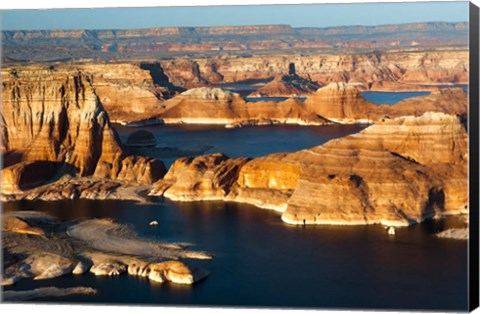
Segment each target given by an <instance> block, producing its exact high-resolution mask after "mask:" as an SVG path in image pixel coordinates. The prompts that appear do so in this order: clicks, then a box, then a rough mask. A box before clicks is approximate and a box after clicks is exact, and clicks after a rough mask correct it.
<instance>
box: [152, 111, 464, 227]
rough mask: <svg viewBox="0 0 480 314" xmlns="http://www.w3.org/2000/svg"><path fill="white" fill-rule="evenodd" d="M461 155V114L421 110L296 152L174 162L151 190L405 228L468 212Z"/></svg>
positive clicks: (303, 220) (324, 220) (312, 218)
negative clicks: (421, 111) (422, 111)
mask: <svg viewBox="0 0 480 314" xmlns="http://www.w3.org/2000/svg"><path fill="white" fill-rule="evenodd" d="M467 160H468V150H467V133H466V131H465V127H464V125H463V124H462V122H461V121H460V119H459V118H458V117H457V116H454V115H447V114H443V113H431V112H428V113H425V114H423V115H422V116H420V117H414V116H407V117H400V118H395V119H386V120H385V121H380V122H378V123H376V124H374V125H373V126H370V127H368V128H366V129H365V130H363V131H362V132H359V133H357V134H353V135H349V136H346V137H344V138H340V139H336V140H332V141H330V142H328V143H326V144H324V145H321V146H317V147H314V148H311V149H306V150H301V151H298V152H295V153H286V154H273V155H269V156H265V157H260V158H254V159H252V160H250V161H246V160H245V161H243V160H242V163H240V161H239V159H229V158H227V157H226V156H221V155H219V156H215V155H213V156H212V155H206V156H200V157H197V158H195V159H185V160H179V161H177V162H176V163H175V164H174V165H173V166H172V167H171V169H170V170H169V172H168V173H167V175H166V176H165V178H164V179H163V180H160V181H159V182H157V183H155V185H154V189H153V190H152V191H151V194H153V195H164V196H165V197H167V198H170V199H174V200H184V201H191V200H207V199H212V198H213V199H224V200H227V201H236V202H246V203H251V204H254V205H257V206H259V207H264V208H270V209H275V210H277V211H280V212H282V213H283V214H282V219H283V220H284V221H285V222H287V223H291V224H376V223H383V224H386V225H398V226H405V225H409V224H412V223H416V222H420V221H422V220H424V219H426V218H430V217H433V216H436V215H438V216H441V215H447V214H458V213H464V212H467V211H468V193H467V186H468V185H467V178H468V176H467ZM227 165H229V166H230V167H232V166H233V165H238V167H239V169H237V168H235V171H228V169H230V168H229V167H228V166H227ZM219 169H226V171H225V172H221V171H219ZM220 173H222V174H224V176H225V177H228V178H229V179H228V180H224V181H222V182H224V184H218V183H214V182H219V181H220V180H218V178H219V174H220ZM212 178H216V179H217V181H213V180H212Z"/></svg>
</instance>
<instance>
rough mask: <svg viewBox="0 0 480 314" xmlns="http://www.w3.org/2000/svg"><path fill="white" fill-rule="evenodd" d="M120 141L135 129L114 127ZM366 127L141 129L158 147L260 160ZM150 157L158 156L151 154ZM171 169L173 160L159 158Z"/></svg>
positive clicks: (155, 127)
mask: <svg viewBox="0 0 480 314" xmlns="http://www.w3.org/2000/svg"><path fill="white" fill-rule="evenodd" d="M114 127H115V129H116V130H117V132H118V133H119V135H120V138H121V140H122V141H123V142H124V143H126V142H127V138H128V136H129V135H130V134H131V133H133V132H135V131H138V129H137V128H130V127H125V126H122V125H114ZM363 128H365V125H332V126H297V125H275V126H260V127H243V128H235V129H226V128H225V127H223V126H212V125H155V126H148V127H142V129H144V130H148V131H150V132H152V133H153V134H154V135H155V138H156V139H157V146H159V147H177V148H180V149H191V148H196V147H199V146H203V145H211V146H213V148H211V149H209V150H208V151H206V152H205V153H215V152H221V153H224V154H226V155H228V156H230V157H242V156H247V157H259V156H264V155H268V154H272V153H277V152H294V151H298V150H301V149H305V148H310V147H313V146H317V145H321V144H323V143H325V142H327V141H329V140H331V139H334V138H338V137H342V136H345V135H348V134H352V133H356V132H359V131H361V130H362V129H363ZM151 156H152V157H157V158H159V157H158V156H156V155H155V154H151ZM160 159H161V160H162V161H163V162H164V163H165V164H166V166H167V167H168V166H170V165H171V164H172V163H173V161H175V159H176V158H175V157H171V158H160Z"/></svg>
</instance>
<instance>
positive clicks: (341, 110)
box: [305, 82, 468, 123]
mask: <svg viewBox="0 0 480 314" xmlns="http://www.w3.org/2000/svg"><path fill="white" fill-rule="evenodd" d="M305 108H306V110H308V111H309V112H312V113H314V114H317V115H319V116H322V117H324V118H326V119H329V120H332V121H336V122H340V123H358V122H375V121H379V120H381V119H384V118H394V117H401V116H407V115H415V116H420V115H422V114H424V113H425V112H428V111H436V112H444V113H448V114H454V115H461V116H466V114H467V112H468V101H467V94H466V93H465V92H464V91H463V90H462V89H460V88H450V89H437V90H433V91H432V92H431V94H430V95H426V96H417V97H411V98H407V99H404V100H402V101H400V102H398V103H396V104H394V105H377V104H373V103H370V102H368V101H366V100H365V98H363V96H362V95H361V94H360V92H359V90H358V89H357V88H356V87H355V86H353V85H351V84H346V83H343V82H339V83H338V82H337V83H330V84H328V85H327V86H325V87H322V88H319V89H318V90H317V91H316V92H315V93H313V94H311V95H310V96H308V97H307V99H306V100H305Z"/></svg>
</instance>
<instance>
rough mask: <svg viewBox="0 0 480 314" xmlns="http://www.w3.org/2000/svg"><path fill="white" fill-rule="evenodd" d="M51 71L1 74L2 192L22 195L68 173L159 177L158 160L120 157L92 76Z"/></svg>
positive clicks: (128, 178) (133, 178)
mask: <svg viewBox="0 0 480 314" xmlns="http://www.w3.org/2000/svg"><path fill="white" fill-rule="evenodd" d="M53 71H55V69H45V68H37V67H24V68H21V69H18V70H10V71H8V70H4V71H2V78H3V89H2V112H1V115H2V120H1V129H2V135H3V140H2V154H3V155H4V165H5V166H6V168H4V169H3V170H2V178H3V182H2V187H3V188H6V187H8V190H10V191H11V190H15V189H18V190H23V189H24V188H25V187H27V186H28V185H29V184H32V183H37V181H39V178H37V177H36V176H35V175H36V174H38V173H44V172H45V173H44V174H45V175H46V178H45V179H52V178H53V177H54V175H53V173H54V174H55V175H62V174H65V173H71V174H75V175H79V176H93V177H97V178H109V179H119V180H124V181H134V182H153V181H155V180H157V179H158V178H161V177H162V176H163V173H164V171H165V168H164V166H163V164H162V163H161V162H160V161H156V160H152V159H150V158H145V157H134V156H126V154H125V153H124V152H123V149H122V146H121V144H120V141H119V139H118V136H117V134H116V132H115V130H114V129H113V128H112V127H111V125H110V121H109V118H108V116H107V114H106V112H105V111H104V110H103V107H102V104H101V102H100V100H99V99H98V97H97V95H96V93H95V89H94V87H93V84H92V76H90V75H88V74H85V73H82V72H80V71H74V70H71V71H70V72H67V73H65V72H63V74H64V75H54V74H53V73H52V72H53ZM38 171H41V172H38ZM42 171H43V172H42ZM40 181H41V180H40ZM3 192H7V190H6V189H4V191H3Z"/></svg>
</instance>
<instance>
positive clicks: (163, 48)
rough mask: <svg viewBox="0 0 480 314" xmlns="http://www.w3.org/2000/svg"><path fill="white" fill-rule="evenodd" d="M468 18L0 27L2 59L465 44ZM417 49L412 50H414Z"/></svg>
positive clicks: (61, 58)
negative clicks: (132, 26) (399, 21)
mask: <svg viewBox="0 0 480 314" xmlns="http://www.w3.org/2000/svg"><path fill="white" fill-rule="evenodd" d="M467 44H468V23H467V22H455V23H450V22H428V23H407V24H397V25H393V24H392V25H378V26H339V27H325V28H316V27H300V28H294V27H291V26H290V25H282V24H279V25H246V26H212V27H159V28H139V29H128V30H125V29H124V30H121V29H117V30H87V29H85V30H84V29H78V30H31V31H30V30H18V31H2V48H3V52H4V54H3V60H4V61H6V62H8V60H12V61H13V60H31V61H54V60H80V59H106V60H111V59H112V58H114V57H121V58H123V59H125V58H127V59H128V58H137V59H138V58H155V59H157V58H168V57H172V56H175V55H185V54H188V55H202V54H205V53H208V54H209V55H211V54H218V53H220V54H223V53H228V54H244V53H246V52H247V53H252V52H255V51H270V52H278V51H287V50H288V51H293V52H294V53H297V52H299V53H303V52H312V51H314V52H318V51H322V50H324V51H325V50H326V49H330V50H331V49H339V48H340V49H349V50H354V51H356V50H363V51H365V50H368V51H373V50H385V49H391V48H401V47H416V48H418V47H428V48H431V47H440V46H463V47H465V46H467ZM416 48H415V49H416Z"/></svg>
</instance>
